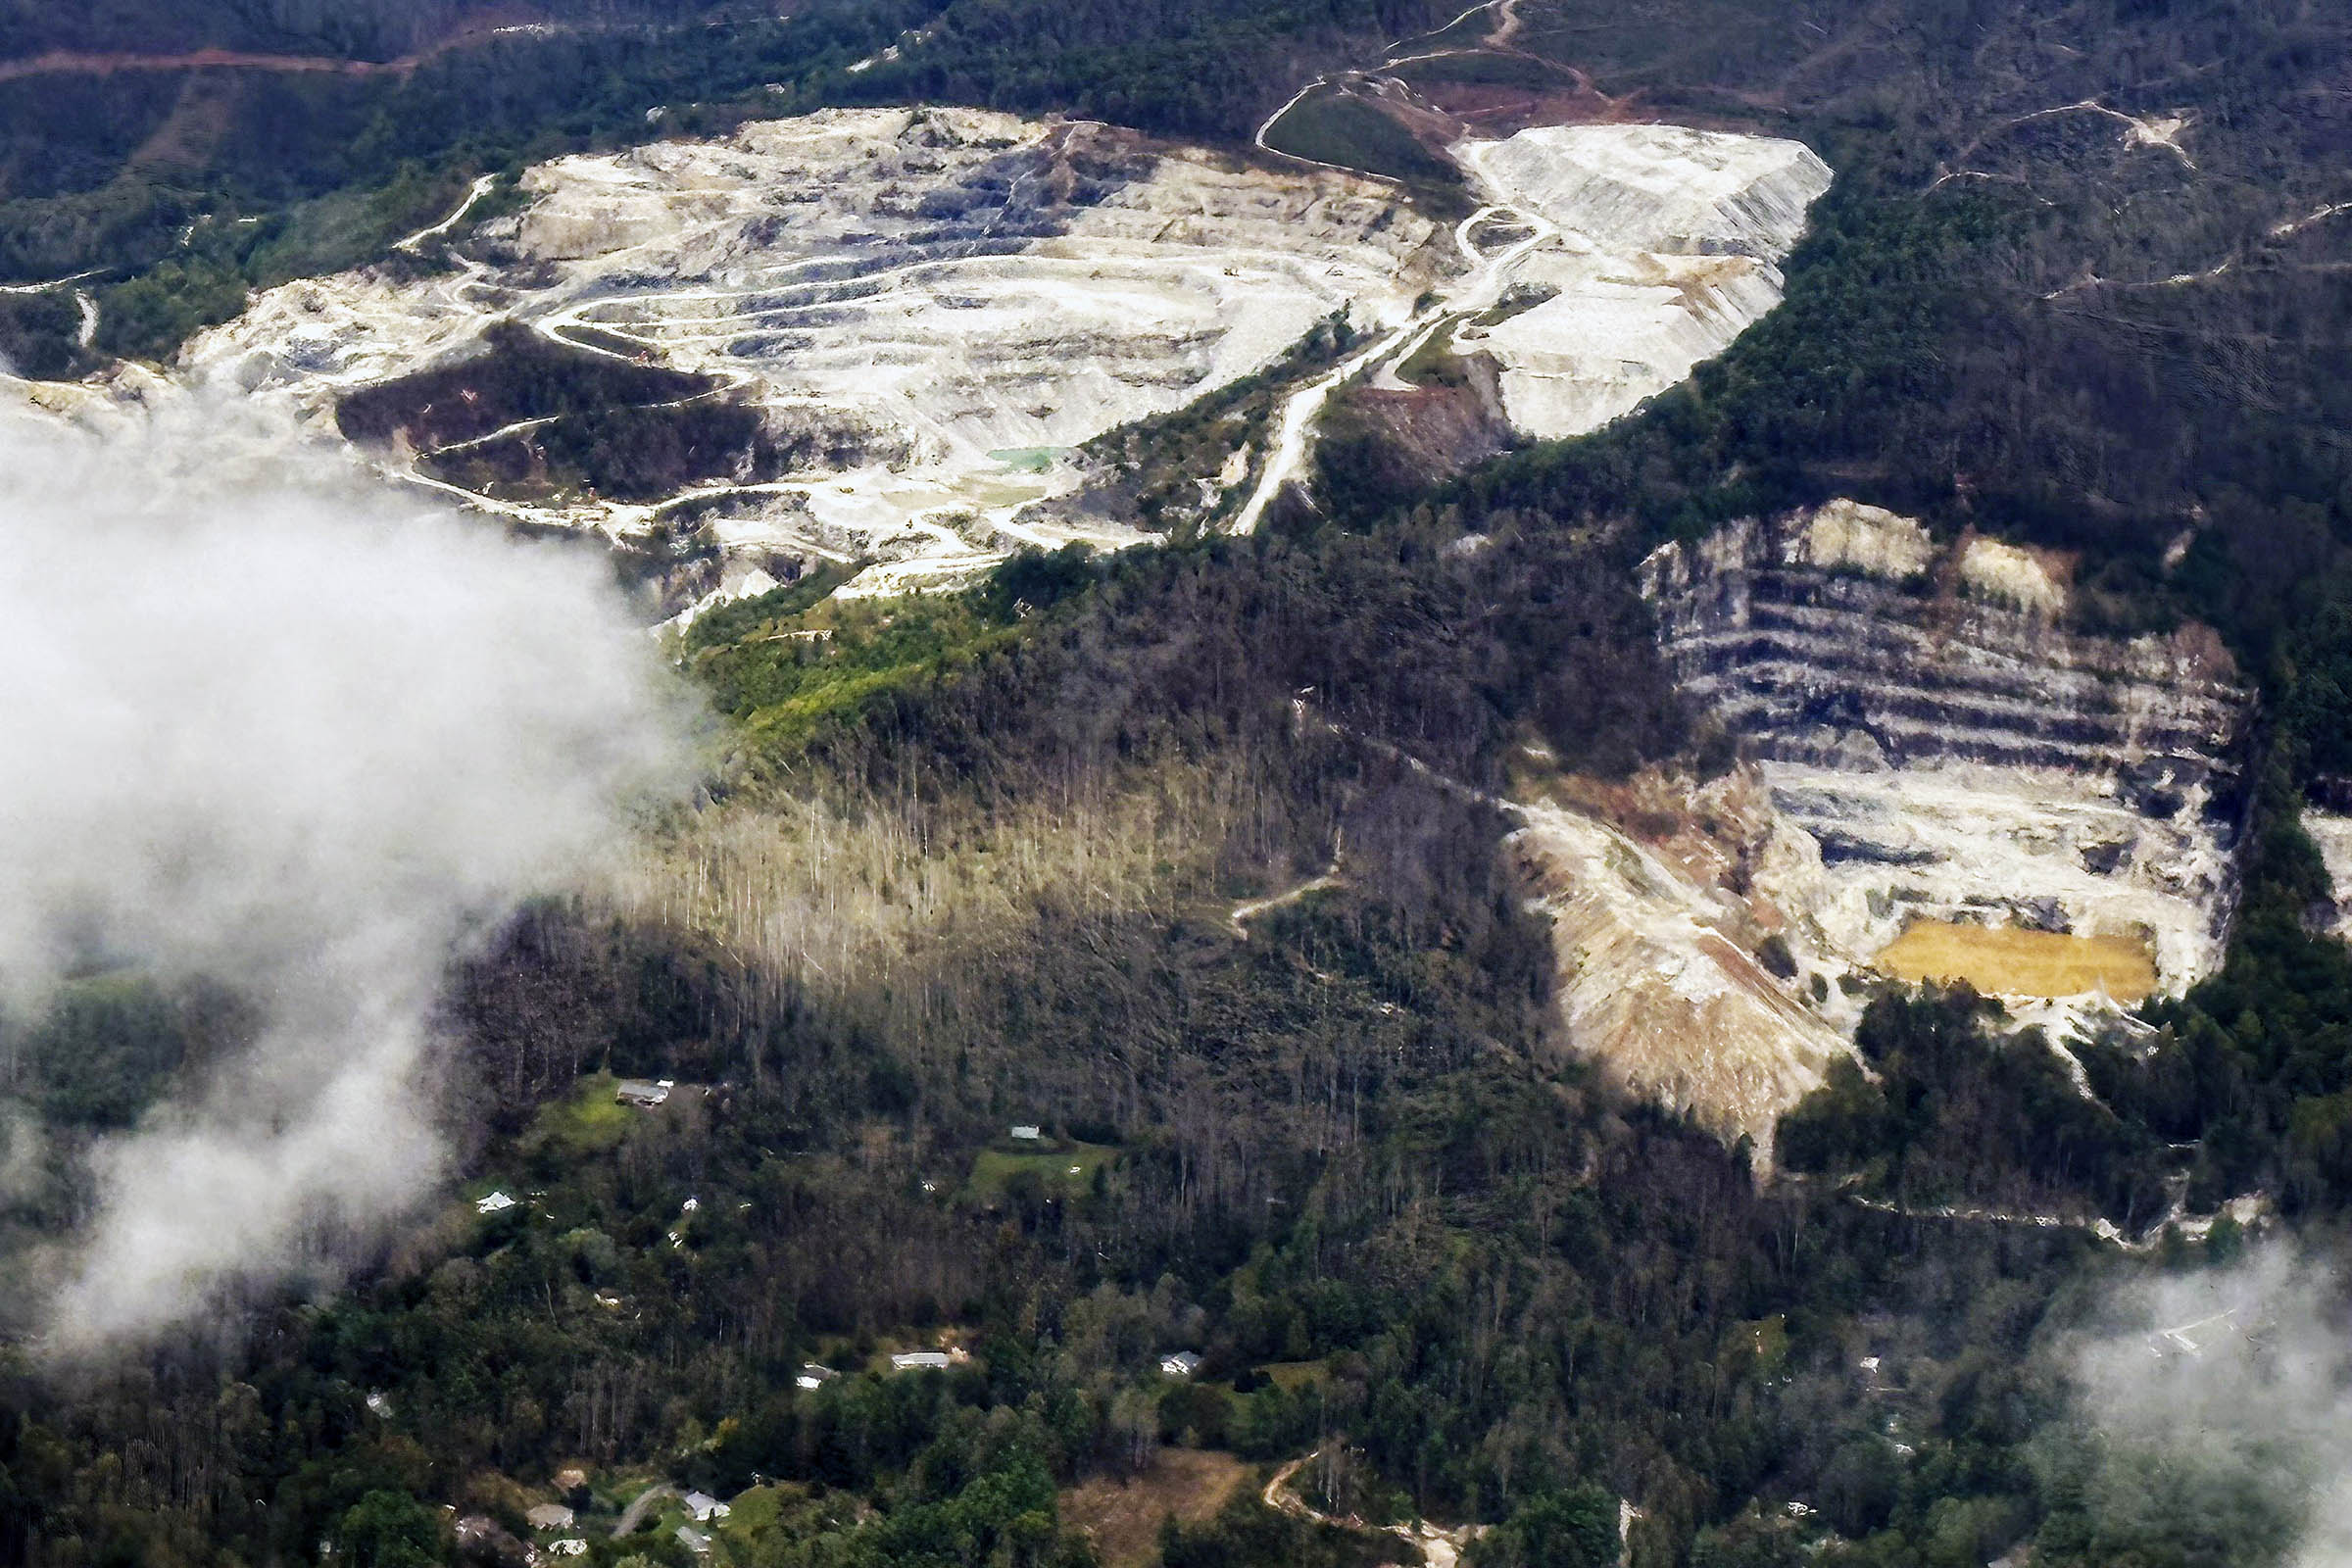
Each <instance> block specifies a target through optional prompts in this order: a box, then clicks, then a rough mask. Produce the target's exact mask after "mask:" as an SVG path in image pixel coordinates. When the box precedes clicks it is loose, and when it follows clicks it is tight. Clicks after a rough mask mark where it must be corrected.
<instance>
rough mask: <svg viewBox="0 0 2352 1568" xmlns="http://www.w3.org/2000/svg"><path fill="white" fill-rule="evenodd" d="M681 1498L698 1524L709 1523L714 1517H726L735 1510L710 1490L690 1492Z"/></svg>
mask: <svg viewBox="0 0 2352 1568" xmlns="http://www.w3.org/2000/svg"><path fill="white" fill-rule="evenodd" d="M681 1500H682V1501H683V1502H684V1503H685V1504H686V1511H687V1512H688V1513H690V1514H692V1515H693V1516H694V1522H695V1523H696V1524H698V1525H707V1524H709V1523H710V1522H711V1520H713V1519H724V1518H725V1517H726V1516H727V1515H728V1514H730V1513H733V1512H734V1511H735V1510H734V1509H732V1508H730V1507H728V1506H727V1505H726V1504H725V1503H723V1502H721V1501H719V1500H718V1499H717V1498H716V1497H713V1496H712V1495H711V1494H709V1493H708V1492H689V1493H688V1494H686V1495H685V1496H684V1497H683V1498H682V1499H681Z"/></svg>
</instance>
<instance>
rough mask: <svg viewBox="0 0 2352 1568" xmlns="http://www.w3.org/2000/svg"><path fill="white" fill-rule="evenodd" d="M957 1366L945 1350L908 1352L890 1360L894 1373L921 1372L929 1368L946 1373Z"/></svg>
mask: <svg viewBox="0 0 2352 1568" xmlns="http://www.w3.org/2000/svg"><path fill="white" fill-rule="evenodd" d="M955 1364H956V1363H955V1360H954V1358H953V1357H951V1356H950V1355H949V1354H948V1352H947V1351H945V1350H907V1351H903V1352H901V1353H900V1354H898V1355H894V1356H892V1357H891V1358H890V1366H891V1370H892V1371H894V1372H919V1371H923V1370H925V1369H927V1368H928V1369H936V1370H939V1371H943V1372H944V1371H946V1370H947V1369H948V1368H949V1367H951V1366H953V1365H955Z"/></svg>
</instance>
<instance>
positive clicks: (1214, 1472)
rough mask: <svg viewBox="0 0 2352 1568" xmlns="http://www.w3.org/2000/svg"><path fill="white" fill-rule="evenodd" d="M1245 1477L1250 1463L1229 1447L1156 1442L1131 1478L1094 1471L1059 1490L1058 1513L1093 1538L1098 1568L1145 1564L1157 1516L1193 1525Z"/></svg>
mask: <svg viewBox="0 0 2352 1568" xmlns="http://www.w3.org/2000/svg"><path fill="white" fill-rule="evenodd" d="M1249 1479H1250V1467H1249V1466H1247V1465H1245V1464H1243V1463H1242V1461H1241V1460H1239V1459H1237V1458H1235V1457H1234V1456H1233V1455H1232V1454H1230V1453H1218V1452H1215V1451H1212V1450H1208V1449H1201V1448H1162V1449H1160V1450H1159V1456H1158V1457H1157V1458H1156V1459H1154V1460H1152V1467H1151V1468H1150V1469H1148V1470H1146V1471H1145V1472H1144V1473H1143V1474H1142V1475H1140V1476H1137V1477H1135V1478H1134V1479H1133V1480H1131V1481H1114V1480H1111V1479H1110V1478H1108V1477H1104V1476H1098V1477H1097V1478H1095V1479H1094V1480H1092V1481H1089V1482H1087V1483H1086V1484H1085V1485H1084V1486H1080V1487H1071V1488H1069V1489H1067V1490H1065V1491H1064V1492H1063V1493H1062V1494H1061V1517H1062V1519H1063V1520H1064V1521H1065V1522H1067V1523H1069V1524H1071V1525H1074V1526H1076V1527H1077V1528H1078V1529H1080V1530H1083V1531H1085V1532H1086V1533H1087V1535H1088V1536H1089V1537H1091V1538H1092V1539H1093V1541H1094V1544H1095V1552H1096V1554H1097V1556H1099V1557H1100V1558H1101V1559H1102V1562H1103V1568H1149V1565H1150V1564H1151V1563H1153V1562H1155V1561H1157V1560H1158V1557H1159V1522H1160V1521H1161V1520H1162V1519H1164V1518H1166V1517H1167V1516H1168V1515H1170V1514H1174V1515H1175V1516H1176V1517H1177V1519H1178V1520H1179V1521H1181V1522H1182V1523H1184V1524H1188V1525H1199V1524H1201V1523H1203V1522H1205V1521H1207V1520H1209V1519H1211V1518H1214V1517H1215V1516H1216V1513H1217V1510H1218V1509H1220V1508H1222V1507H1224V1506H1225V1504H1226V1502H1227V1501H1228V1500H1229V1499H1231V1498H1232V1496H1233V1495H1234V1494H1235V1493H1236V1492H1239V1491H1240V1490H1241V1489H1242V1487H1243V1485H1244V1484H1245V1483H1246V1482H1247V1481H1248V1480H1249Z"/></svg>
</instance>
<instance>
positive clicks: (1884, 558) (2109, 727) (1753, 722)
mask: <svg viewBox="0 0 2352 1568" xmlns="http://www.w3.org/2000/svg"><path fill="white" fill-rule="evenodd" d="M1925 545H1926V540H1925V535H1924V531H1922V530H1920V529H1919V528H1918V525H1917V524H1915V523H1911V522H1909V521H1908V519H1904V518H1898V517H1894V516H1892V515H1888V514H1884V513H1878V514H1873V513H1871V512H1869V511H1868V510H1867V509H1859V508H1855V507H1853V506H1851V505H1850V504H1834V505H1833V506H1832V507H1829V508H1825V509H1823V510H1822V511H1820V512H1817V513H1813V514H1808V515H1799V516H1796V517H1792V518H1789V519H1785V520H1783V521H1782V522H1780V523H1777V524H1772V525H1764V524H1757V523H1752V522H1751V523H1741V524H1738V525H1735V526H1733V527H1731V528H1729V529H1726V530H1724V531H1723V532H1721V533H1719V534H1717V535H1716V536H1715V537H1713V538H1712V539H1709V540H1707V541H1705V542H1704V543H1703V544H1700V545H1697V546H1686V545H1670V546H1667V547H1666V548H1664V549H1662V550H1660V551H1659V552H1658V553H1657V554H1656V555H1654V556H1652V557H1651V558H1650V559H1649V561H1648V562H1647V563H1645V564H1644V566H1643V582H1642V588H1643V591H1644V593H1645V594H1647V595H1648V596H1649V598H1650V599H1651V600H1652V601H1653V603H1655V605H1656V606H1657V609H1658V614H1659V621H1660V634H1661V637H1662V639H1663V643H1664V647H1665V650H1666V654H1667V657H1668V659H1669V660H1670V661H1671V662H1672V663H1673V665H1674V667H1675V670H1676V673H1677V675H1678V676H1679V677H1680V679H1681V681H1682V684H1683V687H1684V690H1685V691H1686V692H1688V693H1689V694H1690V695H1691V697H1692V698H1694V699H1695V700H1696V701H1697V702H1698V703H1700V704H1701V705H1702V706H1703V707H1704V708H1705V710H1706V711H1710V712H1711V713H1713V714H1714V715H1715V716H1716V717H1717V718H1719V719H1720V721H1721V722H1722V723H1723V724H1724V725H1725V726H1726V727H1727V728H1728V729H1730V730H1731V731H1732V732H1733V733H1734V734H1735V735H1737V736H1738V737H1739V738H1740V742H1741V745H1742V747H1743V749H1744V750H1745V752H1746V753H1747V755H1749V756H1750V757H1752V758H1754V759H1755V760H1756V762H1757V765H1758V766H1759V768H1760V770H1761V771H1762V774H1763V776H1764V778H1765V779H1766V780H1767V782H1768V784H1769V786H1770V788H1771V791H1772V796H1773V801H1774V805H1775V807H1776V809H1778V810H1779V811H1780V813H1781V814H1782V815H1784V816H1785V817H1787V818H1788V819H1789V821H1790V822H1791V823H1792V824H1794V825H1795V826H1796V827H1798V828H1801V829H1802V830H1803V831H1804V832H1805V833H1806V834H1807V835H1808V836H1809V837H1811V838H1812V839H1813V841H1814V842H1815V843H1816V844H1817V845H1818V846H1819V848H1820V853H1821V872H1820V874H1819V878H1818V880H1817V882H1816V883H1815V885H1813V886H1810V887H1790V888H1789V889H1788V890H1787V891H1788V895H1789V903H1791V904H1793V905H1796V906H1799V907H1803V908H1804V909H1805V911H1806V913H1807V916H1808V918H1809V923H1810V925H1811V926H1812V928H1813V929H1814V931H1815V932H1816V933H1817V935H1818V940H1819V942H1820V943H1821V945H1822V947H1823V950H1824V953H1825V956H1831V957H1833V958H1834V959H1835V960H1838V961H1843V962H1846V963H1849V964H1854V963H1869V962H1873V961H1875V960H1877V959H1878V958H1879V957H1880V956H1881V955H1883V954H1885V953H1886V952H1887V949H1888V948H1889V947H1890V946H1892V945H1893V944H1894V943H1895V941H1896V940H1897V939H1898V938H1899V937H1900V936H1902V935H1903V933H1904V932H1905V931H1906V930H1907V929H1910V928H1913V927H1915V926H1918V925H1920V924H1922V923H1926V922H1934V923H1940V924H1943V925H1947V926H1953V927H1985V928H1990V927H2002V926H2010V927H2024V928H2029V929H2033V930H2037V931H2040V932H2043V933H2045V934H2050V935H2067V936H2075V937H2080V938H2082V939H2085V940H2093V939H2099V938H2114V939H2122V940H2125V941H2128V942H2131V943H2136V944H2139V945H2141V946H2143V947H2144V948H2145V949H2146V951H2147V955H2148V957H2149V959H2150V960H2151V961H2152V963H2153V967H2154V970H2155V983H2156V984H2157V985H2158V986H2160V987H2162V988H2163V989H2166V990H2179V989H2180V988H2182V987H2184V986H2186V985H2188V984H2189V983H2190V982H2192V981H2194V980H2195V979H2196V978H2198V977H2199V976H2200V975H2202V974H2203V973H2205V972H2206V971H2207V970H2208V969H2209V968H2210V967H2211V966H2212V965H2213V963H2214V962H2215V961H2216V959H2217V958H2218V956H2219V954H2220V948H2221V943H2222V939H2223V935H2224V931H2225V929H2226V926H2227V923H2228V917H2229V899H2230V894H2231V885H2232V872H2231V861H2230V849H2231V843H2232V839H2233V831H2232V825H2231V818H2232V815H2233V812H2234V805H2235V793H2236V790H2235V786H2236V772H2235V769H2236V765H2237V764H2236V760H2235V748H2236V744H2237V741H2238V738H2239V734H2240V731H2241V728H2242V726H2243V723H2244V717H2245V706H2246V700H2245V696H2244V693H2243V692H2242V690H2241V689H2240V688H2239V686H2238V685H2237V683H2236V679H2235V672H2234V670H2233V669H2232V667H2231V665H2230V662H2229V657H2228V655H2227V654H2226V653H2225V652H2224V651H2223V649H2222V647H2221V645H2220V642H2219V640H2218V639H2217V638H2215V637H2214V636H2213V635H2212V634H2211V633H2210V632H2208V631H2205V630H2204V629H2203V628H2199V627H2187V628H2183V629H2181V630H2180V631H2177V632H2175V633H2173V634H2172V635H2170V636H2165V637H2153V636H2151V637H2141V638H2137V639H2132V640H2129V641H2126V640H2122V639H2117V638H2105V637H2093V636H2084V635H2082V634H2080V633H2076V632H2072V631H2069V630H2067V629H2065V628H2064V626H2063V625H2062V624H2061V622H2060V619H2059V617H2060V615H2061V614H2062V613H2063V610H2064V608H2065V603H2066V588H2065V584H2064V581H2063V563H2052V562H2047V561H2044V560H2041V559H2038V558H2036V557H2034V556H2031V555H2029V554H2027V553H2026V552H2024V551H2020V550H2016V549H2014V548H2012V547H2009V546H2005V545H2000V544H1997V543H1995V542H1993V541H1989V540H1982V539H1969V540H1965V541H1962V542H1961V543H1960V544H1958V545H1956V546H1954V547H1953V548H1951V549H1948V550H1944V551H1940V552H1935V551H1930V552H1928V553H1926V554H1923V547H1924V546H1925ZM2012 946H2014V945H2012ZM1959 972H1960V973H1961V974H1963V975H1964V976H1965V977H1966V978H1970V979H1972V980H1973V981H1975V982H1976V983H1977V985H1978V986H1979V989H1981V990H1985V991H1989V992H1994V993H1998V994H2008V995H2019V996H2024V995H2033V994H2035V993H2034V991H2033V990H2031V989H2030V988H2029V987H2027V986H2024V985H2012V984H2004V983H2002V966H2001V964H2000V962H1999V961H1998V959H1997V958H1988V960H1987V961H1986V962H1985V963H1984V964H1982V965H1979V966H1976V967H1973V968H1963V969H1961V970H1960V971H1959ZM2109 989H2110V990H2116V989H2119V988H2117V987H2113V986H2111V987H2110V988H2109ZM2119 1000H2136V998H2129V999H2122V998H2119Z"/></svg>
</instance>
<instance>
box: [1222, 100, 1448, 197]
mask: <svg viewBox="0 0 2352 1568" xmlns="http://www.w3.org/2000/svg"><path fill="white" fill-rule="evenodd" d="M1266 145H1267V146H1269V147H1271V148H1273V149H1274V150H1275V151H1276V152H1284V153H1289V154H1290V155H1291V156H1293V157H1294V158H1306V159H1311V160H1313V161H1314V162H1315V163H1318V164H1331V165H1334V166H1335V167H1337V168H1340V169H1355V170H1361V171H1362V172H1365V173H1367V174H1384V175H1386V176H1388V177H1389V178H1391V179H1400V180H1403V181H1405V182H1406V183H1408V184H1416V185H1454V184H1458V183H1460V180H1461V175H1460V173H1459V172H1458V171H1456V170H1455V169H1454V168H1453V166H1452V165H1450V164H1448V163H1446V162H1445V161H1444V160H1443V159H1441V158H1439V157H1438V156H1437V155H1436V154H1434V153H1432V152H1431V151H1430V150H1429V149H1428V148H1426V147H1424V146H1422V145H1421V144H1420V143H1419V142H1417V141H1415V140H1414V139H1413V136H1412V133H1411V132H1410V131H1408V130H1406V129H1405V128H1404V127H1403V126H1402V125H1399V124H1398V123H1397V122H1395V121H1394V120H1391V119H1390V118H1389V117H1388V116H1386V115H1384V114H1382V113H1381V112H1380V111H1379V110H1378V109H1375V108H1374V107H1373V106H1372V105H1370V104H1368V103H1366V102H1364V101H1363V100H1362V99H1360V98H1357V97H1354V96H1352V95H1350V94H1348V93H1344V92H1337V91H1325V92H1320V93H1314V94H1311V95H1309V96H1308V97H1306V98H1304V99H1302V100H1300V101H1299V105H1298V106H1297V107H1296V108H1294V109H1293V110H1292V111H1291V112H1290V113H1289V114H1287V115H1285V116H1283V117H1282V118H1281V119H1280V120H1278V121H1276V122H1275V123H1274V125H1273V128H1272V129H1270V130H1268V131H1267V132H1266Z"/></svg>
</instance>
